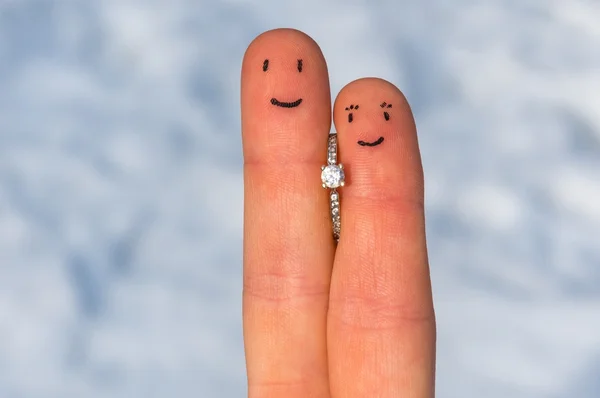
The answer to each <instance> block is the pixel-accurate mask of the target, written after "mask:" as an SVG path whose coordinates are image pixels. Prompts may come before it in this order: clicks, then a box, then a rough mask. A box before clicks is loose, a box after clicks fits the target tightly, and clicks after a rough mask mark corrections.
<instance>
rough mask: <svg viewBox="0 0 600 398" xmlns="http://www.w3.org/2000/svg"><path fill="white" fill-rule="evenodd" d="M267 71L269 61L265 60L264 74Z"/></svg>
mask: <svg viewBox="0 0 600 398" xmlns="http://www.w3.org/2000/svg"><path fill="white" fill-rule="evenodd" d="M267 69H269V60H268V59H265V62H263V72H266V71H267Z"/></svg>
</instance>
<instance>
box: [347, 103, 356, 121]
mask: <svg viewBox="0 0 600 398" xmlns="http://www.w3.org/2000/svg"><path fill="white" fill-rule="evenodd" d="M356 109H358V105H350V106H349V107H347V108H346V110H347V111H351V110H356ZM353 120H354V117H352V112H350V113H349V114H348V123H352V121H353Z"/></svg>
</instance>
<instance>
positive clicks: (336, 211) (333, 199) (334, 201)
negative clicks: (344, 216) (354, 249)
mask: <svg viewBox="0 0 600 398" xmlns="http://www.w3.org/2000/svg"><path fill="white" fill-rule="evenodd" d="M329 203H330V205H331V221H332V223H333V238H334V239H335V241H336V242H337V241H339V240H340V232H341V227H342V223H341V216H340V195H339V194H338V192H337V191H336V190H335V189H332V190H331V193H330V195H329Z"/></svg>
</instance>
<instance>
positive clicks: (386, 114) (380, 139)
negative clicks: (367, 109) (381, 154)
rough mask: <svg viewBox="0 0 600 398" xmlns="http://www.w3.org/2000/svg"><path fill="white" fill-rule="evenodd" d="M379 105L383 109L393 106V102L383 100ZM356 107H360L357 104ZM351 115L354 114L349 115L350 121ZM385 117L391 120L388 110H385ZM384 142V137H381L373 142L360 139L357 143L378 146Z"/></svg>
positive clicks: (349, 119) (350, 119) (350, 120)
mask: <svg viewBox="0 0 600 398" xmlns="http://www.w3.org/2000/svg"><path fill="white" fill-rule="evenodd" d="M379 106H380V107H382V108H383V109H389V108H391V107H392V104H388V103H387V102H382V103H381V104H380V105H379ZM356 108H358V106H356V107H355V108H354V109H356ZM350 109H352V105H350ZM346 110H349V109H348V108H346ZM351 116H352V114H350V115H348V121H349V122H352V117H351ZM383 117H384V119H385V121H386V122H387V121H388V120H390V114H389V113H388V112H387V111H384V112H383ZM382 142H383V137H379V138H378V139H377V140H375V141H373V142H367V141H358V142H357V144H358V145H360V146H377V145H379V144H381V143H382Z"/></svg>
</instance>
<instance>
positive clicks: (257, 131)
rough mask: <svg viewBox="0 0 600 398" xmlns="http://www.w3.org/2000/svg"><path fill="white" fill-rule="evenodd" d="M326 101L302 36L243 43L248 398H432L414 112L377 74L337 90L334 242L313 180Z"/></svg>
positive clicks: (315, 60)
mask: <svg viewBox="0 0 600 398" xmlns="http://www.w3.org/2000/svg"><path fill="white" fill-rule="evenodd" d="M330 98H331V93H330V89H329V75H328V70H327V65H326V62H325V59H324V57H323V54H322V53H321V50H320V49H319V46H318V45H317V44H316V43H315V42H314V41H313V40H312V39H311V38H310V37H308V36H307V35H306V34H304V33H302V32H299V31H297V30H293V29H276V30H272V31H268V32H265V33H263V34H261V35H260V36H258V37H257V38H256V39H255V40H254V41H253V42H252V43H251V44H250V46H249V47H248V49H247V51H246V53H245V55H244V59H243V62H242V82H241V112H242V113H241V118H242V143H243V151H244V278H243V279H244V287H243V324H244V345H245V353H246V368H247V376H248V396H249V397H250V398H275V397H277V398H283V397H285V398H359V397H360V398H364V397H369V398H375V397H377V398H391V397H406V398H409V397H414V398H430V397H433V396H434V385H435V382H434V380H435V334H436V326H435V315H434V308H433V300H432V293H431V283H430V275H429V264H428V257H427V246H426V240H425V222H424V192H423V191H424V189H423V186H424V183H423V171H422V165H421V157H420V152H419V146H418V141H417V133H416V127H415V122H414V119H413V116H412V113H411V110H410V107H409V105H408V102H407V100H406V98H405V97H404V95H403V94H402V93H401V91H400V90H399V89H398V88H396V87H395V86H394V85H393V84H391V83H389V82H387V81H385V80H383V79H378V78H364V79H359V80H356V81H353V82H351V83H349V84H348V85H346V86H345V87H344V88H343V89H342V90H341V92H340V93H339V94H338V96H337V98H336V100H335V103H334V107H333V121H334V123H335V127H336V131H337V133H338V161H340V162H341V163H343V164H344V170H345V172H346V184H345V186H344V187H343V188H340V189H339V192H340V197H341V198H340V201H341V217H342V232H341V236H340V241H339V243H338V244H335V242H334V240H333V238H332V229H331V228H332V227H331V218H330V214H329V196H328V190H325V189H323V188H322V187H321V181H320V178H319V176H320V171H321V165H323V164H325V163H326V152H327V137H328V133H329V130H330V127H331V122H332V117H331V99H330ZM299 100H301V101H299ZM356 105H359V107H358V109H357V108H356ZM388 105H389V106H388ZM349 113H352V117H349V116H348V115H349Z"/></svg>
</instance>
